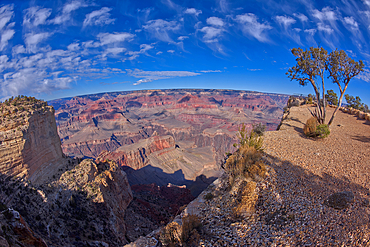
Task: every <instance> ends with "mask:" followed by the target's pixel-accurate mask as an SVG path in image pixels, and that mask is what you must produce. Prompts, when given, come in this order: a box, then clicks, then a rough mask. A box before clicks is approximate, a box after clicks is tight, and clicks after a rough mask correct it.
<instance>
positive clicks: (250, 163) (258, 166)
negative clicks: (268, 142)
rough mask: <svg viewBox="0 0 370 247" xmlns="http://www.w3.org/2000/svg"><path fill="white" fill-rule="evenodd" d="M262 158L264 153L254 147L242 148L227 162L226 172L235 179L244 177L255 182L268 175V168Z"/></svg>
mask: <svg viewBox="0 0 370 247" xmlns="http://www.w3.org/2000/svg"><path fill="white" fill-rule="evenodd" d="M261 158H262V153H261V152H259V151H257V150H256V149H255V148H254V147H248V146H241V147H240V148H239V149H238V150H237V151H236V152H235V153H234V154H233V155H231V156H230V157H229V158H228V159H227V160H226V163H225V170H226V171H227V172H228V173H229V175H230V176H231V178H233V179H235V178H237V177H240V176H244V177H245V178H252V179H254V180H255V179H258V178H259V177H264V176H265V173H266V166H265V164H264V163H263V162H262V159H261Z"/></svg>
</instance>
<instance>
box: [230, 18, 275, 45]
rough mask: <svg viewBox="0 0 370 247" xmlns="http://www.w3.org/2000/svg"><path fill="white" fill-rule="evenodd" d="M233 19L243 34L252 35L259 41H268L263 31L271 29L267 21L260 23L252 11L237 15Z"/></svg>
mask: <svg viewBox="0 0 370 247" xmlns="http://www.w3.org/2000/svg"><path fill="white" fill-rule="evenodd" d="M235 20H236V21H237V22H238V23H239V24H240V26H241V29H242V32H243V33H244V35H247V36H252V37H254V38H256V39H257V40H258V41H260V42H268V41H269V40H268V38H267V37H266V34H265V31H267V30H270V29H272V27H271V26H270V24H269V23H268V22H265V23H260V22H258V19H257V17H256V16H255V15H254V14H252V13H246V14H244V15H237V16H236V18H235Z"/></svg>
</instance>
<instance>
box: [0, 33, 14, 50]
mask: <svg viewBox="0 0 370 247" xmlns="http://www.w3.org/2000/svg"><path fill="white" fill-rule="evenodd" d="M14 34H15V31H14V30H13V29H7V30H5V31H3V32H2V33H1V40H0V51H2V50H4V48H5V47H6V46H7V45H8V41H9V40H10V39H11V38H13V36H14Z"/></svg>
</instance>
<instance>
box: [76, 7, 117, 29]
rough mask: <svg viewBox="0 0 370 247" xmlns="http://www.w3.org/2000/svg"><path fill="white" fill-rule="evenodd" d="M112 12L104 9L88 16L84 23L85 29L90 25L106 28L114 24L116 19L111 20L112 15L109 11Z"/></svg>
mask: <svg viewBox="0 0 370 247" xmlns="http://www.w3.org/2000/svg"><path fill="white" fill-rule="evenodd" d="M111 10H112V8H107V7H103V8H101V9H100V10H95V11H93V12H91V13H90V14H87V15H86V18H85V20H84V22H83V27H86V26H89V25H91V26H92V25H95V26H104V25H109V24H113V23H114V21H115V19H112V18H110V16H111V14H110V13H109V11H111Z"/></svg>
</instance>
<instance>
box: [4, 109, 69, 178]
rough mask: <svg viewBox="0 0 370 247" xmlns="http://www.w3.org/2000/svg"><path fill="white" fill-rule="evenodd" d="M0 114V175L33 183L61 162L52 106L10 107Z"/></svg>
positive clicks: (61, 155)
mask: <svg viewBox="0 0 370 247" xmlns="http://www.w3.org/2000/svg"><path fill="white" fill-rule="evenodd" d="M45 103H46V102H45ZM20 104H21V103H20ZM4 106H5V105H4ZM27 106H28V107H27ZM21 107H22V108H21ZM18 108H21V110H18ZM2 111H3V114H2V116H1V118H2V121H1V125H0V173H2V174H5V175H8V176H18V177H20V176H22V177H24V178H25V179H29V180H31V181H33V182H36V181H38V180H41V179H42V177H47V176H50V174H52V173H53V170H54V169H58V168H59V166H60V165H62V164H63V162H65V161H64V158H63V152H62V149H61V142H60V139H59V136H58V132H57V127H56V122H55V117H54V109H53V107H52V106H47V105H43V104H42V103H36V104H34V105H26V106H13V105H10V106H8V107H7V108H6V109H4V107H3V109H2Z"/></svg>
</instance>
